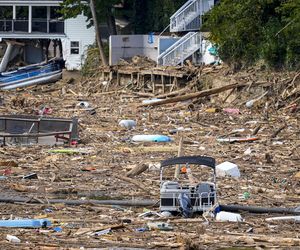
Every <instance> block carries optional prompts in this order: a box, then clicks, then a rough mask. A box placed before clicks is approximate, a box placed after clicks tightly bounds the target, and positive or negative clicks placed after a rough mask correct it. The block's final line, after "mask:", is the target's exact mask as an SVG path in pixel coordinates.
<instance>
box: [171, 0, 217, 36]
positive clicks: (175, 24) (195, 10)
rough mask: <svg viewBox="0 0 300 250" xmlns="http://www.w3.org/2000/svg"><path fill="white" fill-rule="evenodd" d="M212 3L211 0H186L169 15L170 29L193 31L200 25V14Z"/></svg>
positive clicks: (172, 30) (174, 30) (173, 30)
mask: <svg viewBox="0 0 300 250" xmlns="http://www.w3.org/2000/svg"><path fill="white" fill-rule="evenodd" d="M213 5H214V1H213V0H188V1H187V2H186V3H185V4H184V5H183V6H182V7H181V8H180V9H179V10H177V11H176V12H175V13H174V14H173V15H172V16H171V17H170V31H171V32H182V31H195V30H199V29H200V27H201V24H202V23H201V18H200V17H201V16H202V15H203V14H204V13H205V12H207V11H208V10H209V9H210V8H211V7H212V6H213Z"/></svg>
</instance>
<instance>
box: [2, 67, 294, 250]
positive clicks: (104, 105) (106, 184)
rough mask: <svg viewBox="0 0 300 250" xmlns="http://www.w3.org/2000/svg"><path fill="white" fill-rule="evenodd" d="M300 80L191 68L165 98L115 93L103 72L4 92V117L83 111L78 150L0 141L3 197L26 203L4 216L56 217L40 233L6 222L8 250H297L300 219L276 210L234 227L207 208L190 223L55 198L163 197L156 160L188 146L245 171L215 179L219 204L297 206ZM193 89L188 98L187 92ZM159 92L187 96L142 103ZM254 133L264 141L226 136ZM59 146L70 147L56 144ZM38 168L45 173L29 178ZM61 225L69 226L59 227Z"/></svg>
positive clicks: (8, 207) (247, 216)
mask: <svg viewBox="0 0 300 250" xmlns="http://www.w3.org/2000/svg"><path fill="white" fill-rule="evenodd" d="M298 75H299V74H298V73H295V72H288V73H274V74H273V73H272V74H271V73H268V72H267V73H263V72H256V71H253V72H240V73H238V74H231V73H230V72H228V70H227V69H226V68H222V69H216V68H204V69H202V71H201V73H200V71H198V73H197V72H195V76H194V77H193V78H191V80H190V81H189V82H187V83H186V85H185V86H184V87H183V88H178V89H176V90H175V89H174V91H173V90H172V91H171V92H170V91H169V90H166V92H165V93H153V92H150V91H148V90H146V89H145V92H143V90H141V91H139V92H136V91H133V90H132V89H130V88H126V86H127V85H121V86H112V85H111V86H110V88H109V89H108V90H109V91H107V92H103V90H104V89H103V88H102V84H103V81H102V80H101V81H100V80H99V79H98V78H95V79H92V78H88V79H85V80H83V81H82V82H79V83H76V81H75V82H70V83H67V82H63V81H62V82H60V83H58V84H55V85H50V86H37V87H30V88H27V89H25V90H22V91H20V92H6V93H5V96H4V100H3V105H2V106H0V110H1V113H2V114H11V113H15V114H24V113H26V114H33V113H35V112H36V110H38V109H39V107H40V106H41V105H43V106H47V107H49V108H51V109H52V110H53V112H52V114H51V116H54V117H66V118H71V117H75V116H76V117H78V119H79V124H80V125H79V135H80V139H81V143H80V144H78V145H77V146H73V147H72V148H69V147H67V148H66V147H64V148H61V147H59V148H56V147H55V148H52V147H49V146H42V147H41V146H37V145H33V146H29V147H28V146H18V147H3V148H0V152H1V156H2V159H1V162H0V172H1V179H0V181H1V194H2V197H3V196H4V195H5V196H6V197H23V198H25V201H23V202H21V203H13V204H8V203H0V212H1V216H2V218H3V219H9V218H48V219H50V220H51V221H52V223H53V227H52V228H47V229H39V230H33V229H24V228H14V229H9V228H1V232H0V238H1V239H2V241H0V246H1V248H3V249H7V248H12V243H9V242H6V241H5V238H6V235H7V234H10V235H15V236H17V237H18V238H19V239H20V240H21V243H20V244H19V245H17V247H21V248H33V249H35V248H41V249H55V248H74V249H79V248H81V247H84V248H97V247H100V246H101V247H124V248H125V247H130V248H152V249H156V248H180V247H181V248H183V249H184V248H185V249H190V248H195V249H197V247H198V248H199V246H201V247H200V249H201V248H202V249H203V248H205V249H216V248H219V247H228V246H232V247H250V248H258V249H259V248H265V247H277V248H293V247H294V248H295V249H297V248H298V247H299V245H300V243H299V233H300V231H299V230H300V229H299V227H298V226H297V225H298V224H297V222H291V221H266V218H269V217H271V215H268V214H260V215H257V214H251V213H247V212H241V216H242V217H243V219H244V221H243V222H239V223H232V222H231V223H230V222H216V221H215V220H214V219H212V218H210V217H207V216H201V215H198V216H196V218H189V219H185V218H181V217H167V218H164V217H159V216H156V215H154V216H152V217H143V216H140V215H141V214H143V213H145V212H148V211H149V210H151V211H153V212H157V213H158V212H159V211H158V208H157V207H130V206H129V207H128V206H126V207H125V206H116V205H114V206H108V205H99V204H93V203H88V204H83V205H79V206H71V205H66V204H63V203H57V204H50V203H48V201H49V200H51V199H65V200H71V199H72V200H86V201H87V200H99V201H104V200H120V201H124V200H133V199H134V200H144V199H151V200H157V201H158V199H159V163H160V161H161V160H164V159H167V158H171V157H174V156H177V155H178V151H179V148H181V147H179V144H180V141H181V144H182V149H183V150H182V154H183V155H207V156H212V157H214V158H215V159H216V160H217V163H218V164H219V163H222V162H225V161H230V162H233V163H235V164H237V165H238V167H239V170H240V173H241V177H240V178H232V177H230V176H225V177H218V178H217V185H218V196H219V202H220V203H221V204H240V205H253V206H263V207H288V208H295V207H297V206H299V203H300V191H299V190H300V178H299V161H300V151H299V149H300V142H299V138H300V134H299V131H300V125H299V105H300V104H299V81H300V77H299V76H298ZM219 82H222V85H223V86H226V87H224V88H226V89H227V90H226V91H225V92H220V88H222V87H223V86H221V85H219ZM228 86H231V89H230V88H229V87H228ZM113 87H114V88H113ZM216 89H217V91H216ZM223 90H224V89H223ZM267 91H268V93H269V94H266V95H265V96H263V97H262V98H261V99H259V100H257V101H255V105H253V106H252V107H251V108H248V107H247V106H246V103H247V102H248V101H249V100H256V99H257V98H258V97H260V96H262V95H263V94H264V93H265V92H267ZM218 92H219V93H218ZM200 93H202V94H200ZM203 93H205V94H203ZM187 96H192V98H191V99H189V98H187V99H184V98H186V97H187ZM153 97H155V98H159V99H163V101H167V100H172V99H173V98H183V99H180V100H178V99H177V101H176V102H169V103H165V104H161V105H156V106H154V105H147V106H143V105H141V104H142V101H143V100H145V99H146V100H147V99H152V98H153ZM173 100H174V99H173ZM80 102H87V103H88V105H87V107H85V106H82V105H81V106H80V105H78V103H80ZM266 103H268V106H267V109H266ZM92 111H93V112H92ZM122 119H133V120H135V121H136V122H137V126H136V128H135V129H132V130H126V129H124V128H123V127H120V126H119V125H118V124H119V121H120V120H122ZM174 131H175V132H174ZM139 134H140V135H141V134H162V135H168V136H170V137H171V138H172V139H173V140H172V141H171V142H168V143H160V144H158V143H149V142H148V143H136V142H132V141H131V140H130V139H131V138H132V137H133V136H134V135H139ZM249 136H255V137H257V138H258V139H257V140H255V141H252V142H250V141H242V142H234V143H230V142H226V141H223V142H220V141H218V139H219V138H232V137H233V138H248V137H249ZM181 138H183V139H181ZM57 149H63V150H62V151H54V150H57ZM32 173H36V175H37V178H32V179H28V178H27V179H26V178H23V177H24V176H27V175H29V174H32ZM193 174H194V176H195V177H197V178H201V177H202V178H203V177H204V176H203V175H202V174H203V173H202V172H201V171H200V170H199V171H197V170H193ZM245 193H246V194H247V195H246V194H245ZM32 200H34V201H35V203H34V204H33V203H31V201H32ZM274 216H276V215H274ZM149 221H151V222H165V223H168V224H170V225H171V226H172V228H173V230H171V231H160V230H150V231H148V230H147V223H148V222H149ZM56 227H60V228H61V229H62V231H57V230H56V231H55V229H54V228H56Z"/></svg>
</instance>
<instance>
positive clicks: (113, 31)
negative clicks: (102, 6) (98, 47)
mask: <svg viewBox="0 0 300 250" xmlns="http://www.w3.org/2000/svg"><path fill="white" fill-rule="evenodd" d="M110 12H111V10H108V14H107V17H106V23H107V26H108V29H109V34H110V35H117V26H116V19H115V17H114V15H113V14H112V13H110Z"/></svg>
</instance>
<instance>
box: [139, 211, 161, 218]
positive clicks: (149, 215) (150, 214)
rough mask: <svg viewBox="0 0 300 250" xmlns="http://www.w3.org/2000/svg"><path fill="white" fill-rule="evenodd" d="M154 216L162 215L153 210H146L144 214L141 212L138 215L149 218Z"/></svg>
mask: <svg viewBox="0 0 300 250" xmlns="http://www.w3.org/2000/svg"><path fill="white" fill-rule="evenodd" d="M153 216H157V217H160V214H159V213H157V212H154V211H151V210H147V211H146V212H144V213H142V214H139V216H138V217H141V218H148V217H153Z"/></svg>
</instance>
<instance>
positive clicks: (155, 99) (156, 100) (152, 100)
mask: <svg viewBox="0 0 300 250" xmlns="http://www.w3.org/2000/svg"><path fill="white" fill-rule="evenodd" d="M161 100H162V99H158V98H153V99H148V100H143V101H142V103H143V104H152V103H155V102H159V101H161Z"/></svg>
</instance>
